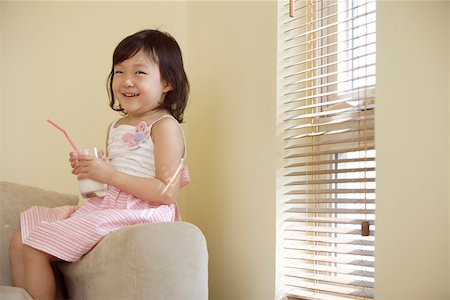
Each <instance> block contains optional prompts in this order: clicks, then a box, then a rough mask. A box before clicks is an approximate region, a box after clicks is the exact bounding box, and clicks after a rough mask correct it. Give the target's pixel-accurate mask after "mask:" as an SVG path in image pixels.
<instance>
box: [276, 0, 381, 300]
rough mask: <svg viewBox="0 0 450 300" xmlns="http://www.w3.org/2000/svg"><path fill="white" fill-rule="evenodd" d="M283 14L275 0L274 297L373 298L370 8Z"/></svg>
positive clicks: (312, 6)
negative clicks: (278, 156)
mask: <svg viewBox="0 0 450 300" xmlns="http://www.w3.org/2000/svg"><path fill="white" fill-rule="evenodd" d="M293 1H294V0H293ZM291 8H292V6H291ZM289 9H290V5H289V3H285V2H284V1H281V2H279V17H278V19H279V37H278V40H279V45H278V49H279V50H278V57H279V63H278V65H279V68H278V69H279V71H278V72H279V80H278V82H279V89H278V90H279V97H278V128H279V130H278V133H279V140H280V153H281V154H282V155H281V157H282V158H281V159H280V161H279V164H278V175H277V180H278V182H277V188H278V193H277V204H278V205H277V207H278V213H277V214H278V215H277V221H278V231H277V293H278V298H288V299H330V300H344V299H373V288H374V271H375V270H374V251H375V245H374V243H375V174H376V171H375V156H376V151H375V143H374V130H375V128H374V116H375V79H376V68H375V67H376V65H375V63H376V53H375V45H376V31H375V28H376V26H375V24H376V23H375V22H376V19H375V17H376V4H375V1H374V0H373V1H369V0H364V1H348V0H345V1H344V0H339V1H330V0H328V1H325V0H323V1H322V0H311V1H295V2H293V15H294V16H293V17H291V16H290V14H289Z"/></svg>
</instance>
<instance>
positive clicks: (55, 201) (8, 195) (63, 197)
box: [0, 182, 79, 298]
mask: <svg viewBox="0 0 450 300" xmlns="http://www.w3.org/2000/svg"><path fill="white" fill-rule="evenodd" d="M78 200H79V199H78V197H77V196H74V195H67V194H60V193H56V192H51V191H46V190H43V189H39V188H36V187H32V186H26V185H20V184H17V183H11V182H0V227H1V228H0V232H1V234H0V243H1V248H0V249H1V252H0V285H11V284H12V281H11V270H10V268H9V258H8V248H9V241H10V239H11V236H12V235H13V234H14V233H15V232H16V231H18V230H19V215H20V213H21V212H22V211H24V210H26V209H27V208H29V207H31V206H34V205H38V206H47V207H55V206H63V205H77V203H78ZM0 298H1V297H0Z"/></svg>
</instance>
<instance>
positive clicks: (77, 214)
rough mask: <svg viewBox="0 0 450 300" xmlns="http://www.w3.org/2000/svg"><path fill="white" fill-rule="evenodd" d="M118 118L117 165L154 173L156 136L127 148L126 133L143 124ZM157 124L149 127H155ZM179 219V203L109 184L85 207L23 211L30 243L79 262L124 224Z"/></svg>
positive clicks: (184, 178)
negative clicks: (159, 201) (155, 200)
mask: <svg viewBox="0 0 450 300" xmlns="http://www.w3.org/2000/svg"><path fill="white" fill-rule="evenodd" d="M164 117H171V116H164ZM164 117H163V118H164ZM159 120H160V119H158V120H157V121H156V122H158V121H159ZM116 122H117V121H116ZM116 122H114V123H113V124H112V125H111V129H110V132H109V141H108V153H109V158H110V161H111V164H112V165H113V167H114V168H116V169H118V170H120V171H122V172H125V173H128V174H131V175H136V176H141V177H147V178H151V177H154V176H155V160H154V144H153V141H152V139H151V137H148V138H146V139H145V140H144V141H143V142H141V143H140V144H139V147H137V148H135V149H127V147H126V145H124V141H123V139H122V137H123V136H124V135H125V134H127V133H134V132H136V130H137V129H136V128H135V127H134V126H130V125H119V126H118V127H115V123H116ZM156 122H154V123H153V124H155V123H156ZM153 124H150V125H149V126H148V128H149V130H150V131H151V128H152V126H153ZM184 156H185V155H184ZM182 160H184V157H183V159H182ZM188 181H189V178H188V173H187V169H186V168H184V167H183V168H182V171H181V185H182V186H183V185H185V184H186V183H187V182H188ZM178 219H179V214H178V209H177V206H176V204H171V205H160V204H157V203H151V202H148V201H144V200H141V199H139V198H136V197H134V196H133V195H130V194H127V193H125V192H121V191H119V190H118V189H116V188H115V187H113V186H109V187H108V190H107V193H106V195H105V196H104V197H102V198H100V197H93V198H89V199H88V200H87V201H86V203H85V204H83V205H82V206H62V207H56V208H47V207H38V206H33V207H31V208H29V209H28V210H26V211H24V212H22V213H21V215H20V224H21V234H22V242H23V243H24V244H26V245H29V246H31V247H33V248H36V249H39V250H41V251H44V252H46V253H49V254H51V255H53V256H55V257H58V258H60V259H62V260H64V261H69V262H74V261H77V260H79V259H80V258H81V257H82V256H83V255H84V254H85V253H87V252H88V251H89V250H90V249H92V248H93V247H94V246H95V245H96V244H97V243H98V242H99V241H100V240H101V239H102V238H103V237H104V236H106V235H107V234H109V233H111V232H113V231H115V230H118V229H120V228H122V227H125V226H128V225H134V224H143V223H154V222H172V221H176V220H178Z"/></svg>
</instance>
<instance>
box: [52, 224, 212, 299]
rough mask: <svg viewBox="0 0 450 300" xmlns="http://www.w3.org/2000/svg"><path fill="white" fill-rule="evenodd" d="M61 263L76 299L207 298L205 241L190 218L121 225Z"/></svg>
mask: <svg viewBox="0 0 450 300" xmlns="http://www.w3.org/2000/svg"><path fill="white" fill-rule="evenodd" d="M59 268H60V269H61V271H62V273H63V274H64V277H65V281H66V285H67V290H68V293H69V296H70V298H73V299H85V300H94V299H168V300H172V299H192V300H194V299H195V300H201V299H205V300H206V299H208V251H207V247H206V240H205V238H204V236H203V234H202V232H201V231H200V230H199V229H198V228H197V227H196V226H194V225H192V224H190V223H187V222H170V223H152V224H141V225H134V226H129V227H125V228H122V229H120V230H118V231H115V232H113V233H111V234H109V235H108V236H106V237H105V238H104V239H103V240H102V241H101V242H100V243H99V244H98V245H97V246H96V247H94V248H93V249H92V250H91V251H90V252H88V253H87V254H86V255H85V256H83V257H82V258H81V260H79V261H77V262H74V263H60V264H59Z"/></svg>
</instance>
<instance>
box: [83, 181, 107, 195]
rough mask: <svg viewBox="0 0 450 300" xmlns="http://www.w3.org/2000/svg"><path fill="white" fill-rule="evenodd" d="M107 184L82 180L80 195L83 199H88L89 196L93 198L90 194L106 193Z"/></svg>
mask: <svg viewBox="0 0 450 300" xmlns="http://www.w3.org/2000/svg"><path fill="white" fill-rule="evenodd" d="M105 191H106V184H104V183H101V182H97V181H95V180H92V179H81V180H80V194H81V196H83V198H87V196H91V195H89V194H91V193H95V192H105ZM92 196H102V195H101V194H100V193H96V195H92Z"/></svg>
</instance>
